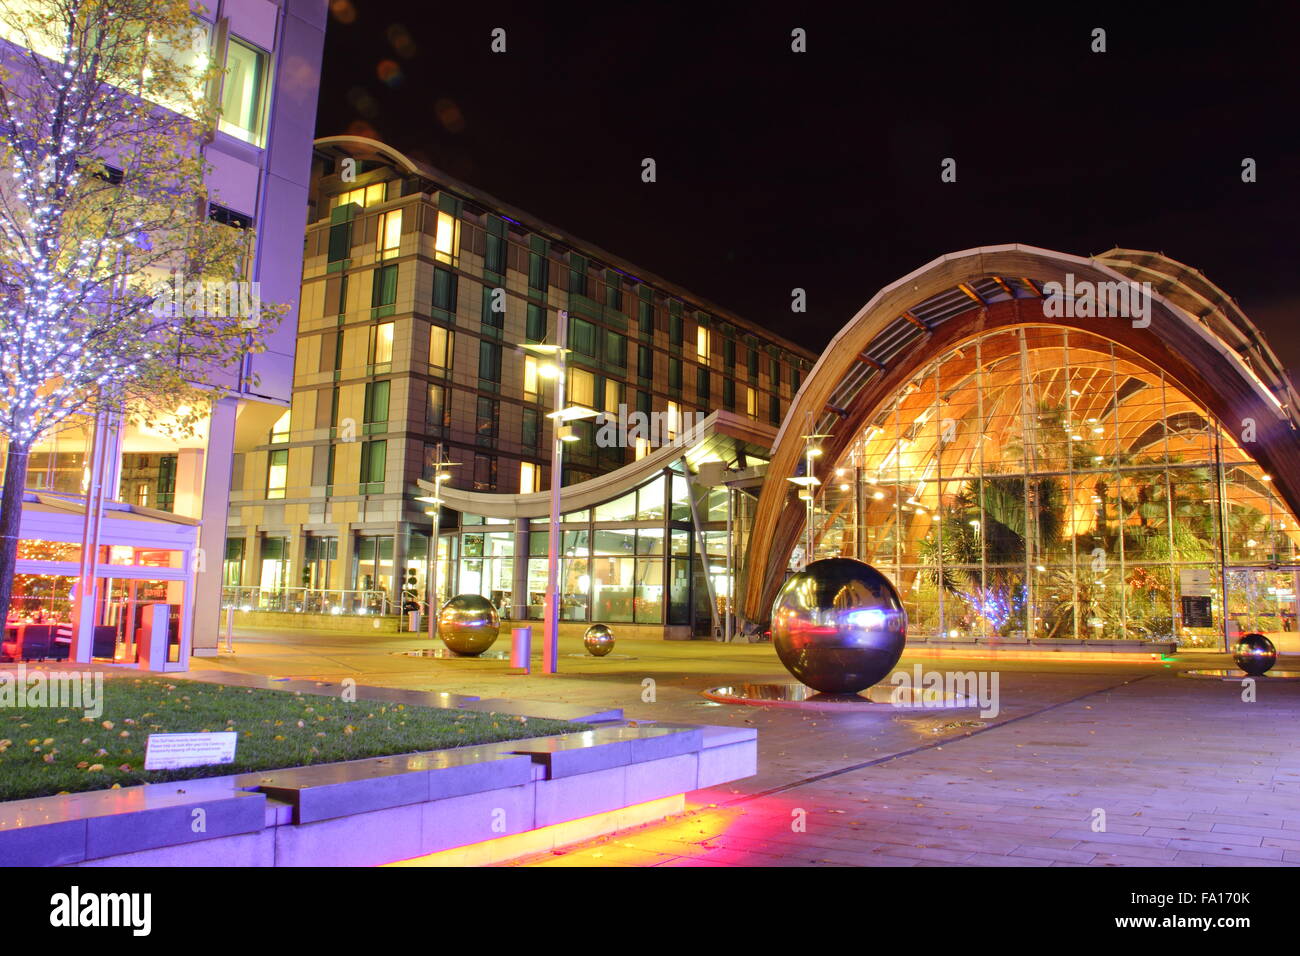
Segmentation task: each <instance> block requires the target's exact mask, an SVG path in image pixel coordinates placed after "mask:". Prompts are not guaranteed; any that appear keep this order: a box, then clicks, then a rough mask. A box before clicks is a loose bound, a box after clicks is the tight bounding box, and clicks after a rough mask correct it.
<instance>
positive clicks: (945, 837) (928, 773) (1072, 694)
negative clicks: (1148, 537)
mask: <svg viewBox="0 0 1300 956" xmlns="http://www.w3.org/2000/svg"><path fill="white" fill-rule="evenodd" d="M508 639H509V638H508V634H507V635H505V636H504V637H503V639H502V642H501V646H506V644H507V642H508ZM424 643H425V642H424V641H421V640H419V639H412V638H411V637H410V636H409V635H373V636H371V635H356V636H348V635H337V634H322V633H319V632H314V633H312V634H311V635H310V636H304V635H294V634H287V633H279V632H267V631H256V632H255V631H251V630H250V631H245V632H237V635H236V643H235V648H236V653H235V654H234V655H222V656H221V657H219V658H216V659H207V660H205V661H203V662H202V664H201V665H200V666H201V668H202V669H203V671H205V672H206V674H204V673H199V674H196V675H195V676H207V677H208V678H209V679H220V680H241V676H240V675H241V674H242V675H249V676H252V675H261V676H262V677H292V678H297V679H312V680H317V681H321V682H323V683H333V682H337V681H338V680H339V679H341V678H342V677H353V678H355V679H356V680H357V682H358V683H359V684H363V685H369V686H381V687H401V688H409V689H418V690H438V691H446V692H451V693H459V694H474V695H478V696H481V697H514V698H525V699H529V700H546V701H556V702H564V703H571V704H572V703H580V704H583V705H588V706H593V707H595V706H601V707H622V708H623V709H624V711H625V714H626V716H627V717H629V718H631V719H635V720H649V721H653V720H666V721H687V722H697V723H713V724H734V725H742V726H753V727H757V728H758V730H759V746H760V752H759V753H760V756H759V768H760V770H759V773H758V774H757V775H756V776H754V777H751V778H749V779H747V780H744V781H740V782H738V783H735V784H729V785H727V786H726V787H722V788H715V789H712V790H702V791H696V792H695V793H693V794H691V795H690V797H689V798H688V812H687V813H686V814H684V815H682V816H680V817H677V818H673V819H670V820H667V821H664V822H663V823H659V824H652V825H649V826H646V827H643V828H639V829H637V830H634V831H629V832H624V833H620V834H614V835H612V836H609V837H603V838H600V839H598V840H594V841H591V842H590V843H587V844H582V845H578V846H574V847H570V848H567V849H566V850H563V851H554V852H552V853H549V854H543V855H541V856H538V857H533V858H528V859H524V860H520V861H516V863H519V864H528V865H543V866H554V865H561V866H575V865H576V866H591V865H603V866H609V865H638V866H735V865H745V866H764V865H780V866H810V865H816V866H827V865H849V866H982V865H993V866H1126V865H1132V866H1199V865H1211V866H1295V865H1300V744H1297V736H1296V728H1297V718H1298V717H1300V682H1275V683H1267V682H1263V683H1261V684H1260V685H1259V687H1258V698H1259V699H1258V700H1257V701H1255V702H1253V703H1246V702H1243V701H1242V687H1241V685H1240V684H1238V683H1236V682H1229V681H1215V680H1194V679H1188V678H1182V677H1179V676H1178V671H1179V670H1182V669H1188V668H1192V667H1215V666H1226V663H1227V661H1226V658H1225V657H1224V656H1222V655H1207V654H1204V653H1193V652H1187V653H1182V654H1180V655H1179V656H1178V658H1177V659H1176V660H1174V661H1166V662H1161V661H1150V660H1138V661H1122V662H1107V663H1088V662H1056V661H1050V662H1047V661H1033V662H1025V661H1017V662H1011V661H998V662H993V661H988V660H978V661H962V660H958V659H943V660H935V659H924V660H919V659H918V660H917V661H915V662H916V663H920V664H921V666H922V667H923V668H924V669H926V670H960V671H970V670H975V671H979V670H985V671H988V670H992V669H996V670H997V671H998V673H999V675H1000V681H1001V688H1000V690H1001V713H999V714H998V715H997V716H996V717H994V718H991V719H983V718H981V717H980V716H979V715H978V713H977V712H976V711H973V710H929V711H910V712H903V711H898V710H896V709H894V708H890V707H888V706H882V707H881V708H880V709H879V710H878V711H874V710H873V711H867V712H862V711H858V712H854V713H842V714H835V713H830V714H828V713H825V712H809V711H803V710H796V709H787V708H760V707H744V706H734V705H722V704H715V703H713V702H710V701H706V700H704V699H703V698H701V697H700V696H699V692H700V691H701V690H703V689H704V688H706V687H709V686H713V685H715V684H722V683H734V682H738V681H744V680H767V681H773V680H789V679H790V678H789V676H788V675H787V674H786V673H785V671H784V670H783V669H782V668H781V666H780V664H779V663H778V662H777V661H776V659H775V654H774V652H773V650H772V648H771V646H770V645H765V644H756V645H747V644H732V645H724V644H716V643H712V642H706V641H694V642H663V641H622V642H620V643H619V645H618V647H617V648H616V655H615V656H611V657H608V658H604V659H599V660H597V659H592V658H583V657H579V656H570V655H577V654H578V652H579V651H580V645H579V644H578V642H577V641H572V642H569V641H563V642H562V646H561V652H562V656H561V659H560V670H561V673H560V674H558V675H550V676H546V675H538V674H534V675H531V676H527V677H521V676H513V675H509V674H507V673H506V666H507V664H506V662H503V661H479V660H438V659H429V658H412V657H406V656H400V655H399V654H397V653H395V652H399V651H401V650H405V649H410V648H415V647H420V646H424ZM912 663H914V661H912V660H909V658H908V657H907V656H906V655H904V658H903V661H902V662H901V663H900V667H906V668H910V667H911V665H912ZM534 666H535V668H536V667H537V666H538V665H537V664H536V663H535V665H534ZM1278 666H1279V669H1281V668H1286V667H1297V663H1296V662H1295V661H1294V659H1293V658H1289V656H1288V657H1287V658H1283V660H1282V661H1281V662H1280V663H1279V665H1278ZM646 678H650V679H652V680H653V681H654V691H655V699H654V701H653V702H650V701H647V700H644V699H643V695H644V694H645V686H644V684H643V681H644V680H645V679H646ZM242 679H248V678H247V677H245V678H242ZM1095 810H1102V811H1104V812H1105V827H1104V830H1100V828H1097V829H1094V819H1095V816H1096V815H1095V813H1094V811H1095Z"/></svg>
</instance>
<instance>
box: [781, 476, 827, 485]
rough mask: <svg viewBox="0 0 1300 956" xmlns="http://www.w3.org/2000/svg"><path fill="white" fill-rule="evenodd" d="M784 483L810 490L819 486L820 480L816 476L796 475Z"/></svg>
mask: <svg viewBox="0 0 1300 956" xmlns="http://www.w3.org/2000/svg"><path fill="white" fill-rule="evenodd" d="M786 481H788V482H790V483H791V484H793V485H800V486H801V487H804V488H812V487H815V486H816V485H820V484H821V479H820V478H818V477H817V476H816V475H798V476H796V477H794V478H787V479H786Z"/></svg>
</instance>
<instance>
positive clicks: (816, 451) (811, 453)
mask: <svg viewBox="0 0 1300 956" xmlns="http://www.w3.org/2000/svg"><path fill="white" fill-rule="evenodd" d="M821 453H822V450H821V449H820V448H818V447H817V446H816V445H814V446H813V447H811V448H809V449H808V457H809V458H816V457H817V456H818V455H820V454H821Z"/></svg>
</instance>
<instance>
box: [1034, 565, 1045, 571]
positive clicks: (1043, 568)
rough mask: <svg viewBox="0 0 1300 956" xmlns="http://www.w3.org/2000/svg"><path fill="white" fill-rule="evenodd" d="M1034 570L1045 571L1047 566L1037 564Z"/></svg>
mask: <svg viewBox="0 0 1300 956" xmlns="http://www.w3.org/2000/svg"><path fill="white" fill-rule="evenodd" d="M1034 570H1035V571H1046V570H1047V568H1045V567H1043V566H1042V565H1041V564H1040V565H1038V566H1037V567H1035V568H1034Z"/></svg>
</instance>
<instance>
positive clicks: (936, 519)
mask: <svg viewBox="0 0 1300 956" xmlns="http://www.w3.org/2000/svg"><path fill="white" fill-rule="evenodd" d="M930 520H931V521H941V520H943V519H941V518H940V517H939V516H938V515H930Z"/></svg>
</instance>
